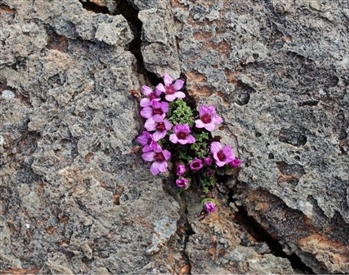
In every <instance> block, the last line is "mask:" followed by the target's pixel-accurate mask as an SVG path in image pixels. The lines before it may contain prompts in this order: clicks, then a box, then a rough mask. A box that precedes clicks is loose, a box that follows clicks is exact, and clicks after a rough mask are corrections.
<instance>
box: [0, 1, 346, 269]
mask: <svg viewBox="0 0 349 275" xmlns="http://www.w3.org/2000/svg"><path fill="white" fill-rule="evenodd" d="M81 2H83V3H85V4H86V3H87V2H90V4H91V5H96V6H98V7H100V8H103V7H106V9H108V10H109V13H110V14H103V13H96V12H93V11H91V10H87V9H85V8H84V6H83V3H80V2H79V1H77V0H67V1H59V0H52V1H46V0H36V1H13V0H4V1H2V2H1V3H0V25H1V26H0V40H1V43H0V95H1V96H0V106H1V112H0V155H1V158H0V188H1V192H0V196H1V203H2V207H1V209H0V232H1V233H0V242H1V249H0V270H1V271H2V273H5V274H30V273H32V274H33V273H35V274H37V273H38V274H78V273H86V274H121V273H122V274H132V273H134V274H164V273H167V274H170V273H171V274H181V275H182V274H232V273H240V274H241V273H249V272H251V273H258V274H270V273H275V274H293V273H302V272H309V271H311V270H312V271H313V272H315V273H349V257H348V255H349V246H348V243H349V239H348V238H349V237H348V236H349V213H348V207H349V206H348V205H349V195H348V192H349V158H348V132H349V128H348V127H349V121H348V115H349V112H348V111H349V110H348V109H349V107H348V106H349V95H348V92H349V86H348V85H349V78H348V75H349V72H348V71H349V52H348V47H347V45H348V44H349V43H348V37H349V35H348V34H349V28H348V24H347V22H348V20H349V5H348V4H347V3H346V1H344V0H343V1H320V0H313V1H309V0H308V1H305V0H304V1H296V2H297V3H293V4H292V5H291V4H290V2H289V1H286V0H282V1H252V0H247V1H223V0H213V1H209V2H208V1H200V0H195V1H194V0H172V1H165V0H152V1H142V0H130V1H129V3H130V6H128V7H127V9H128V10H124V11H122V10H120V6H118V5H119V4H120V3H119V1H112V0H98V1H97V0H94V1H87V0H86V1H81ZM123 7H125V6H123ZM116 11H120V13H121V14H115V12H116ZM123 13H124V14H125V16H123ZM129 13H138V17H139V19H140V21H141V22H142V30H140V31H139V32H141V41H142V43H141V44H140V45H138V47H139V51H140V52H141V54H142V60H141V61H143V64H144V68H145V69H146V70H148V71H149V72H151V73H155V74H156V75H157V76H161V75H162V74H163V73H164V72H169V73H170V74H171V75H172V76H173V77H178V76H179V75H180V73H182V74H183V77H185V78H186V84H187V88H188V91H189V93H190V94H191V95H192V96H193V97H194V98H196V99H197V101H198V102H208V103H213V104H216V106H217V109H218V112H219V113H220V114H221V115H222V116H223V118H224V120H225V127H224V128H223V129H220V130H219V133H218V132H217V134H219V135H221V136H223V140H224V141H226V142H227V143H229V144H231V145H234V147H235V148H234V149H235V152H237V153H238V155H239V157H240V158H241V159H242V160H243V166H242V169H241V170H240V173H239V174H236V175H230V176H229V177H227V178H228V179H227V180H224V181H222V182H219V183H218V190H219V192H218V193H217V196H218V201H219V206H220V207H219V212H218V213H215V214H212V215H210V216H209V217H207V218H206V219H204V220H203V221H199V220H198V217H197V216H198V213H200V210H201V209H200V198H199V197H198V194H196V193H195V191H190V192H187V193H186V194H182V195H179V194H178V193H177V192H176V190H175V189H174V187H173V186H172V183H173V179H172V177H171V175H164V176H163V177H153V176H152V175H151V174H150V172H149V165H147V164H145V163H143V161H142V160H141V158H140V156H139V152H138V151H137V150H138V147H137V143H136V141H135V140H136V137H137V136H138V134H139V133H140V131H141V129H142V121H141V120H140V119H139V116H138V103H137V101H136V100H135V99H134V97H133V96H132V95H131V93H130V91H132V90H139V89H140V86H141V85H143V84H145V83H151V79H150V77H149V76H148V75H147V74H146V73H143V72H144V71H145V70H140V69H139V64H140V62H139V61H140V60H138V62H137V60H136V57H135V56H137V53H135V52H132V51H134V48H133V47H131V46H130V44H131V43H132V42H133V41H136V39H137V37H136V35H137V31H135V29H134V28H135V27H137V26H134V25H132V23H131V22H128V20H127V19H126V18H127V16H126V14H129ZM244 209H246V210H244ZM244 211H246V213H247V214H248V216H247V215H245V214H244ZM244 215H245V216H244ZM295 259H296V260H295Z"/></svg>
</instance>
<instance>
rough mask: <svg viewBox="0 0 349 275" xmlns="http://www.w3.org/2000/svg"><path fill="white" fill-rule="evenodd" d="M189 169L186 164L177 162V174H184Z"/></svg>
mask: <svg viewBox="0 0 349 275" xmlns="http://www.w3.org/2000/svg"><path fill="white" fill-rule="evenodd" d="M186 171H187V169H186V168H185V165H184V164H177V165H176V174H177V176H182V175H184V173H185V172H186Z"/></svg>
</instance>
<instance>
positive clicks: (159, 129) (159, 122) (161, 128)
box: [144, 115, 172, 141]
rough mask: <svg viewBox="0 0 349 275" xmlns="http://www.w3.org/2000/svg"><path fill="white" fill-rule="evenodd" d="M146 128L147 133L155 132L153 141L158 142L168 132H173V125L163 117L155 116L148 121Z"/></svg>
mask: <svg viewBox="0 0 349 275" xmlns="http://www.w3.org/2000/svg"><path fill="white" fill-rule="evenodd" d="M144 127H145V129H147V131H155V132H154V133H153V139H154V140H155V141H158V140H160V139H162V138H163V137H165V136H166V134H167V131H169V130H171V127H172V124H171V123H170V122H169V121H168V120H167V119H164V118H163V117H162V116H160V115H155V116H152V117H150V118H148V119H147V121H146V122H145V124H144Z"/></svg>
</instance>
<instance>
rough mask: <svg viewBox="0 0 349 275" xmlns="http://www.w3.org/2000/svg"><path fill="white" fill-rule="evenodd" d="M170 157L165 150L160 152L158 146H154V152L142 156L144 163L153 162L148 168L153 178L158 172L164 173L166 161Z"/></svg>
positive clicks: (160, 149)
mask: <svg viewBox="0 0 349 275" xmlns="http://www.w3.org/2000/svg"><path fill="white" fill-rule="evenodd" d="M170 157H171V153H170V152H169V151H167V150H162V148H161V147H160V145H157V146H155V148H154V151H152V152H146V153H143V154H142V158H143V159H144V160H145V161H154V162H153V164H152V165H151V166H150V171H151V173H152V174H153V175H154V176H155V175H157V174H159V173H160V172H166V170H167V160H169V159H170Z"/></svg>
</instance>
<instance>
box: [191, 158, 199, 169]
mask: <svg viewBox="0 0 349 275" xmlns="http://www.w3.org/2000/svg"><path fill="white" fill-rule="evenodd" d="M189 167H190V169H191V170H192V171H199V170H200V169H201V168H202V160H201V159H198V158H195V159H194V160H193V161H192V162H191V163H190V164H189Z"/></svg>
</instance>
